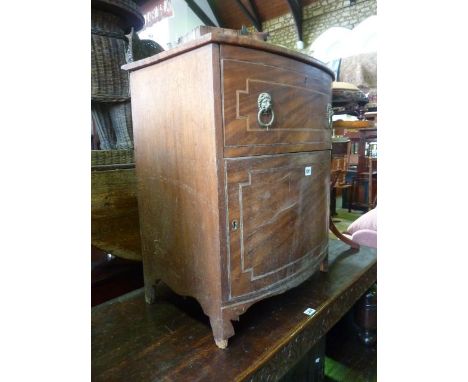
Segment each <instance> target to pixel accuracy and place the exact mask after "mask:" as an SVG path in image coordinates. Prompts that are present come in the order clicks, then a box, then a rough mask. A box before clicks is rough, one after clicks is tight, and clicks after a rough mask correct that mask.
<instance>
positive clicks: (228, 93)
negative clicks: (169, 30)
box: [125, 29, 333, 347]
mask: <svg viewBox="0 0 468 382" xmlns="http://www.w3.org/2000/svg"><path fill="white" fill-rule="evenodd" d="M125 67H126V68H127V69H129V70H130V71H131V73H130V82H131V93H132V114H133V123H134V127H135V134H134V137H135V146H136V152H135V161H136V169H137V178H138V184H139V187H138V205H139V215H140V229H141V237H142V252H143V264H144V273H145V288H146V298H147V301H148V302H150V303H151V302H154V299H155V297H154V285H155V284H156V282H157V280H162V281H164V283H166V284H167V285H169V286H170V287H171V288H172V289H173V290H174V291H175V292H177V293H178V294H181V295H186V296H193V297H195V298H196V299H197V300H198V301H199V303H200V304H201V306H202V308H203V311H204V312H205V314H207V315H208V316H209V317H210V322H211V326H212V329H213V336H214V339H215V342H216V344H217V345H218V346H219V347H226V346H227V339H228V338H229V337H231V336H232V335H233V334H234V328H233V326H232V323H231V321H232V320H238V319H239V316H240V315H241V314H243V313H244V312H245V311H246V310H247V308H249V307H250V306H251V305H252V304H254V303H255V302H257V301H259V300H262V299H264V298H265V297H268V296H271V295H274V294H279V293H283V292H284V291H286V290H287V289H290V288H292V287H294V286H297V285H298V284H300V283H301V282H303V281H304V280H305V279H307V278H308V277H310V276H311V275H312V274H313V273H314V272H316V271H317V270H318V269H319V268H320V267H321V266H322V269H325V267H326V257H327V251H328V215H329V213H328V209H329V187H330V186H329V177H330V149H331V128H330V127H331V126H330V122H331V121H330V119H331V115H330V110H331V104H330V101H331V92H330V89H331V81H332V79H333V77H332V73H331V71H330V70H329V69H328V68H326V67H325V66H324V65H323V64H322V63H320V62H318V61H316V60H315V59H313V58H311V57H309V56H306V55H303V54H300V53H297V52H295V51H291V50H288V49H286V48H282V47H278V46H275V45H271V44H268V43H266V42H263V41H259V40H256V39H252V38H248V37H242V36H238V35H235V36H233V35H232V34H230V33H225V31H224V30H222V29H221V30H217V29H213V31H212V32H211V33H208V34H205V35H201V37H199V38H198V39H196V40H194V41H191V42H187V43H185V44H182V45H180V46H178V47H177V48H174V49H172V50H170V51H167V52H163V53H160V54H158V55H156V56H153V57H151V58H148V59H146V60H144V61H140V62H135V63H133V64H128V65H126V66H125Z"/></svg>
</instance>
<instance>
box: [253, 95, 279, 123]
mask: <svg viewBox="0 0 468 382" xmlns="http://www.w3.org/2000/svg"><path fill="white" fill-rule="evenodd" d="M257 104H258V114H257V122H258V124H259V125H260V126H261V127H266V128H269V127H270V126H271V125H272V124H273V122H274V120H275V112H274V111H273V107H272V106H273V105H272V102H271V95H270V94H268V93H260V95H259V96H258V99H257ZM264 114H271V118H270V121H269V122H267V123H265V122H263V121H262V115H264Z"/></svg>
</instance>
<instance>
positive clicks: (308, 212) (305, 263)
mask: <svg viewBox="0 0 468 382" xmlns="http://www.w3.org/2000/svg"><path fill="white" fill-rule="evenodd" d="M225 170H226V173H225V174H226V184H227V193H226V197H227V201H226V205H227V224H228V229H227V235H228V240H227V243H228V244H227V246H228V248H227V250H228V259H227V266H228V268H229V269H228V272H227V274H228V284H229V293H228V296H227V297H228V300H230V301H232V300H235V299H245V298H247V297H252V296H254V295H256V294H259V293H260V294H261V293H263V292H265V291H268V290H272V289H274V288H275V285H281V284H284V283H285V282H287V281H288V280H290V279H291V278H294V277H295V275H296V274H299V273H301V272H303V271H306V270H308V269H310V268H311V267H314V266H316V265H317V263H318V262H319V260H320V259H321V258H322V256H321V255H323V254H324V251H326V249H327V245H328V217H329V181H330V176H329V174H330V152H329V151H328V150H327V151H317V152H312V153H300V154H278V155H272V156H261V157H249V158H239V159H225ZM262 291H263V292H262Z"/></svg>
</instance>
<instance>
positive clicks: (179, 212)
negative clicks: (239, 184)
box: [131, 44, 221, 314]
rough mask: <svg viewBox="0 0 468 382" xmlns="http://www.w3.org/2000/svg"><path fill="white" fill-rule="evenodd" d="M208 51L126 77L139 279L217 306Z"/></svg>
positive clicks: (216, 229) (205, 305) (213, 147)
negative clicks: (139, 240)
mask: <svg viewBox="0 0 468 382" xmlns="http://www.w3.org/2000/svg"><path fill="white" fill-rule="evenodd" d="M218 49H219V48H218V46H217V45H213V44H211V45H207V46H203V47H201V48H198V49H196V50H193V51H191V52H188V53H186V54H184V55H180V56H176V57H174V58H172V59H169V60H167V61H164V62H161V63H158V64H156V65H152V66H148V67H146V68H143V69H140V70H138V71H135V72H132V73H131V91H132V113H133V129H134V137H135V162H136V169H137V178H138V203H139V213H140V226H141V236H142V251H143V261H144V267H145V277H148V275H149V277H150V278H151V277H154V278H159V279H162V280H163V281H164V282H165V283H166V284H168V285H169V286H170V287H171V288H172V289H173V290H174V291H175V292H177V293H179V294H182V295H190V296H193V297H195V298H197V299H198V300H199V302H200V303H201V304H202V307H203V309H204V310H205V313H207V314H210V310H211V309H213V307H214V304H215V303H216V302H219V300H220V293H221V292H220V255H219V218H220V216H219V206H218V181H217V161H216V142H215V126H214V123H213V121H214V119H215V116H214V108H213V102H214V101H213V98H214V94H213V71H214V69H213V64H212V62H213V54H214V53H216V52H217V51H218Z"/></svg>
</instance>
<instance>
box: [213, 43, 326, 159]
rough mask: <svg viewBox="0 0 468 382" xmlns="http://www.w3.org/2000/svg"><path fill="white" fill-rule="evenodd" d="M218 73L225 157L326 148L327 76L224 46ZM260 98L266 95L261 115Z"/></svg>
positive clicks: (271, 56) (277, 58)
mask: <svg viewBox="0 0 468 382" xmlns="http://www.w3.org/2000/svg"><path fill="white" fill-rule="evenodd" d="M231 51H233V52H231ZM221 70H222V73H221V75H222V87H223V88H222V92H223V119H224V146H225V156H226V157H235V156H238V155H256V154H273V153H286V152H295V151H311V150H325V149H330V148H331V129H330V127H329V116H328V105H329V104H330V87H331V77H330V76H329V75H328V74H326V73H324V72H323V71H322V70H320V69H318V68H316V67H313V66H310V65H307V64H304V63H300V62H295V61H294V60H291V59H288V58H285V57H282V56H277V55H274V54H271V53H266V52H259V51H254V50H249V49H246V48H239V47H225V46H223V49H222V58H221ZM261 94H268V96H269V97H270V105H271V107H270V108H269V109H265V113H263V112H260V110H261V105H259V99H260V101H261V100H262V98H261ZM271 121H273V122H272V123H271V125H269V126H266V125H268V123H269V122H271ZM298 148H299V149H298Z"/></svg>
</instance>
